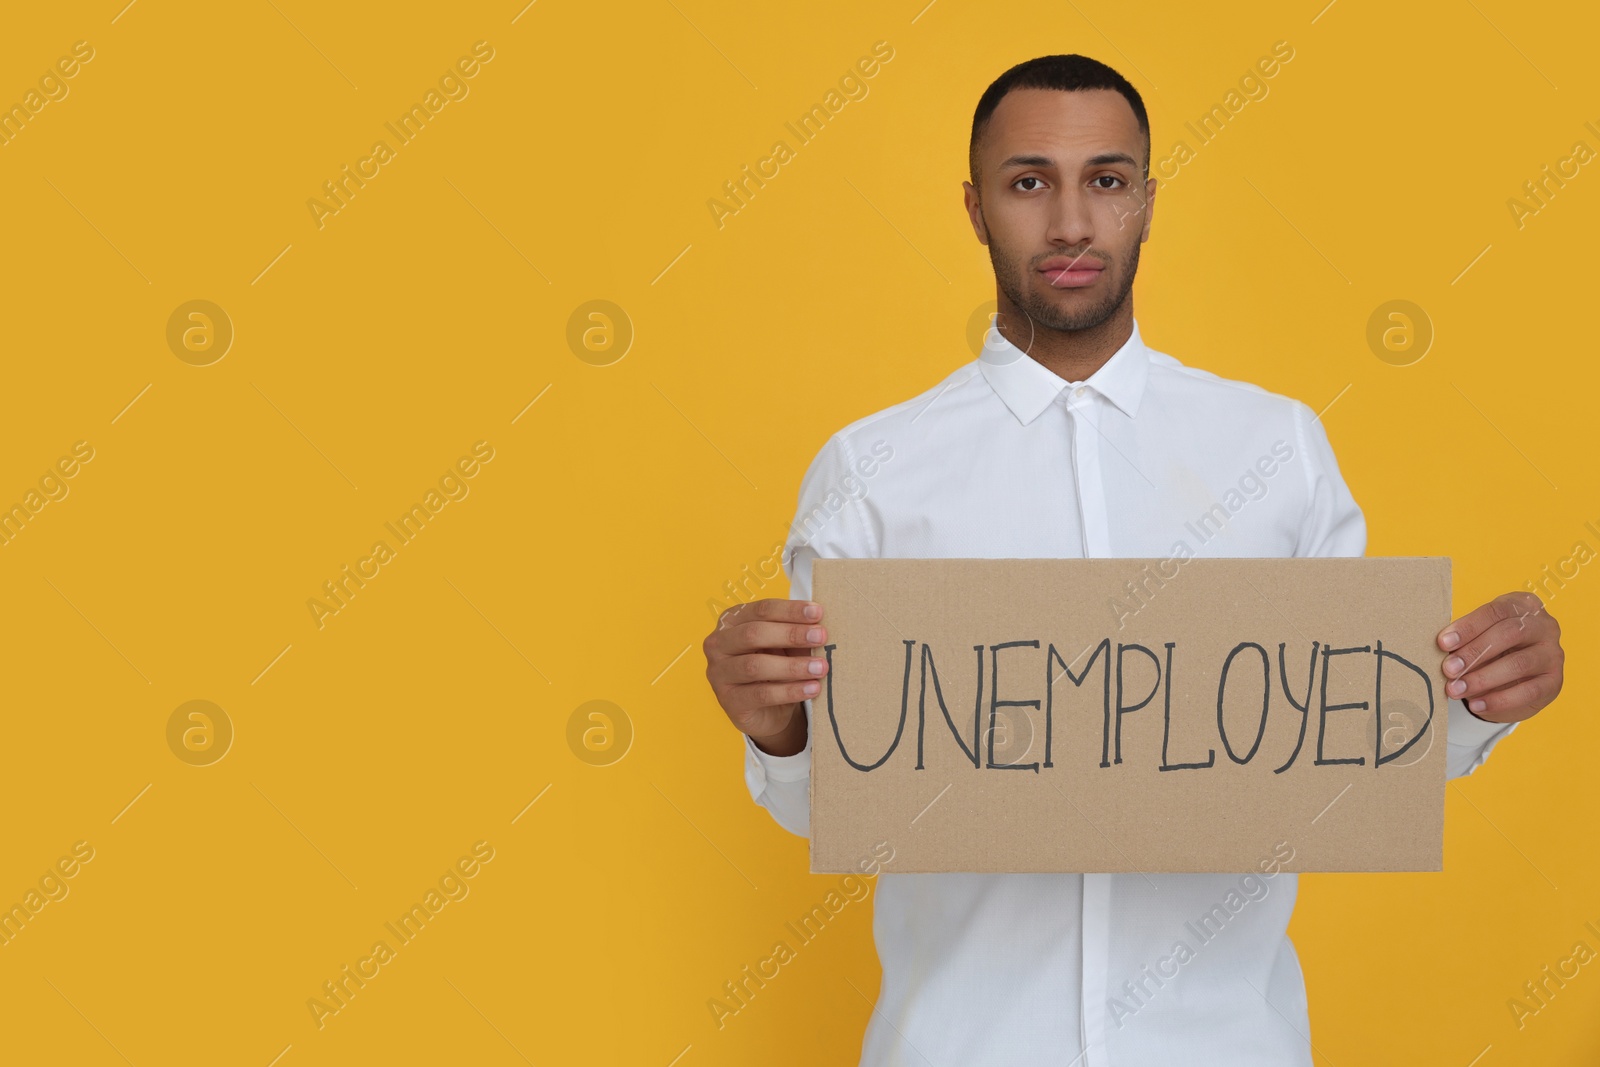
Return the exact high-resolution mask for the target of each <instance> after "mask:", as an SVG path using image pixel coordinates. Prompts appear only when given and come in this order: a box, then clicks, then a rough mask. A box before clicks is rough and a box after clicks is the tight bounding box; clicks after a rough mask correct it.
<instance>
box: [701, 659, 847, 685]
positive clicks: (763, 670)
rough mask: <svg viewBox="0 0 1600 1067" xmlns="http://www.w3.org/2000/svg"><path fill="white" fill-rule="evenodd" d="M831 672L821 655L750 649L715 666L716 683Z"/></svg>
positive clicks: (792, 678)
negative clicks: (790, 654) (812, 655)
mask: <svg viewBox="0 0 1600 1067" xmlns="http://www.w3.org/2000/svg"><path fill="white" fill-rule="evenodd" d="M826 673H828V661H827V660H825V659H823V658H822V657H820V656H816V657H808V658H805V659H800V658H796V657H791V656H774V655H769V654H766V653H762V652H749V653H746V654H745V655H742V656H726V657H724V658H722V659H719V660H718V661H717V663H716V664H715V665H714V666H713V667H712V669H711V672H710V676H711V684H712V685H713V686H719V685H726V686H736V685H749V684H750V683H752V682H792V681H805V680H806V679H808V678H820V677H822V676H823V675H824V674H826Z"/></svg>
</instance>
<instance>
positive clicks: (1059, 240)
mask: <svg viewBox="0 0 1600 1067" xmlns="http://www.w3.org/2000/svg"><path fill="white" fill-rule="evenodd" d="M1045 237H1046V239H1048V240H1049V241H1050V243H1051V244H1054V245H1063V246H1065V247H1067V248H1087V247H1088V246H1089V245H1090V244H1092V243H1093V242H1094V221H1093V219H1092V218H1091V217H1090V214H1089V203H1088V196H1087V195H1086V194H1085V192H1084V190H1083V189H1082V188H1080V187H1077V186H1070V187H1066V188H1062V189H1058V190H1057V191H1056V195H1055V196H1054V197H1052V198H1051V201H1050V218H1049V225H1048V231H1047V232H1046V233H1045Z"/></svg>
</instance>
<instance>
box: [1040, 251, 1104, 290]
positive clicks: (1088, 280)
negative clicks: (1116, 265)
mask: <svg viewBox="0 0 1600 1067" xmlns="http://www.w3.org/2000/svg"><path fill="white" fill-rule="evenodd" d="M1104 271H1105V264H1103V263H1101V262H1099V261H1098V260H1094V259H1091V258H1089V257H1088V256H1087V255H1083V256H1071V257H1068V256H1055V257H1053V258H1051V259H1047V260H1045V261H1044V263H1043V264H1042V265H1041V266H1040V267H1039V273H1040V274H1042V275H1044V277H1045V281H1047V282H1048V283H1049V284H1050V286H1051V288H1053V289H1081V288H1083V287H1084V286H1086V285H1093V284H1094V283H1095V282H1096V281H1097V280H1098V279H1099V277H1100V275H1101V274H1102V273H1103V272H1104Z"/></svg>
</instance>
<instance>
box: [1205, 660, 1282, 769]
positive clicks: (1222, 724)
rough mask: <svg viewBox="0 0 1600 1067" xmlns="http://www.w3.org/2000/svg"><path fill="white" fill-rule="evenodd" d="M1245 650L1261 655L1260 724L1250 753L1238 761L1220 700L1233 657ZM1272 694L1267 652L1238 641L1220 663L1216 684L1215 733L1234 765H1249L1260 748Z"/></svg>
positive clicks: (1225, 686) (1226, 683)
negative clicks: (1218, 677) (1219, 737)
mask: <svg viewBox="0 0 1600 1067" xmlns="http://www.w3.org/2000/svg"><path fill="white" fill-rule="evenodd" d="M1247 648H1253V649H1255V650H1256V651H1257V652H1259V653H1261V722H1260V724H1259V725H1258V726H1257V727H1256V740H1255V744H1253V745H1251V746H1250V751H1249V752H1246V753H1245V754H1244V759H1240V758H1239V757H1238V756H1235V755H1234V754H1233V745H1231V744H1229V742H1228V724H1227V721H1226V720H1225V719H1224V717H1223V714H1222V698H1223V695H1224V694H1225V693H1226V692H1227V689H1228V668H1229V667H1232V666H1233V657H1235V656H1237V655H1238V654H1239V653H1240V652H1243V651H1244V650H1245V649H1247ZM1271 694H1272V667H1271V665H1270V661H1269V660H1268V659H1267V650H1266V649H1264V648H1262V647H1261V646H1260V645H1258V644H1256V643H1255V642H1254V641H1240V642H1239V643H1238V644H1237V645H1234V646H1233V651H1232V652H1229V653H1228V658H1227V659H1225V660H1223V661H1222V678H1221V679H1220V680H1219V681H1218V682H1217V733H1219V734H1221V735H1222V747H1223V748H1225V749H1227V751H1228V758H1229V759H1231V760H1233V762H1235V763H1241V764H1242V763H1249V762H1250V760H1251V759H1253V758H1254V757H1255V754H1256V749H1258V748H1260V747H1261V738H1262V736H1263V735H1265V734H1266V732H1267V703H1268V700H1269V699H1270V697H1271Z"/></svg>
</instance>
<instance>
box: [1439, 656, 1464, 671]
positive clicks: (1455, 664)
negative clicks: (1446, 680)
mask: <svg viewBox="0 0 1600 1067" xmlns="http://www.w3.org/2000/svg"><path fill="white" fill-rule="evenodd" d="M1463 666H1465V664H1464V663H1463V662H1462V660H1461V657H1460V656H1451V657H1450V658H1449V659H1447V660H1445V661H1444V673H1446V674H1460V673H1461V668H1462V667H1463Z"/></svg>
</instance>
